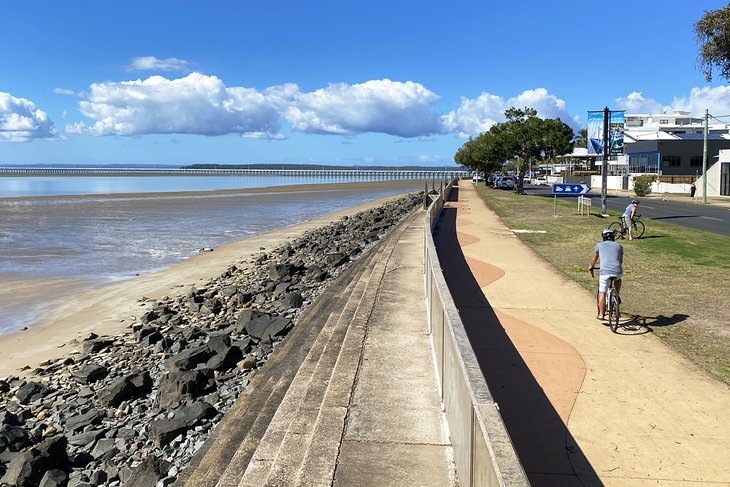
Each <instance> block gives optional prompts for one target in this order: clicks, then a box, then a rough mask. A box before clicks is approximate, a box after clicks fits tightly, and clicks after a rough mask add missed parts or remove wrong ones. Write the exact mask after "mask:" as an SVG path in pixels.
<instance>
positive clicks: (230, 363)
mask: <svg viewBox="0 0 730 487" xmlns="http://www.w3.org/2000/svg"><path fill="white" fill-rule="evenodd" d="M242 358H243V353H242V352H241V349H240V348H238V347H228V348H227V349H226V350H225V351H223V352H221V353H216V354H215V355H213V356H212V357H211V358H210V359H208V361H207V362H206V363H205V367H206V368H207V369H211V370H228V369H232V368H233V367H235V366H236V364H237V363H238V362H239V361H240V360H241V359H242Z"/></svg>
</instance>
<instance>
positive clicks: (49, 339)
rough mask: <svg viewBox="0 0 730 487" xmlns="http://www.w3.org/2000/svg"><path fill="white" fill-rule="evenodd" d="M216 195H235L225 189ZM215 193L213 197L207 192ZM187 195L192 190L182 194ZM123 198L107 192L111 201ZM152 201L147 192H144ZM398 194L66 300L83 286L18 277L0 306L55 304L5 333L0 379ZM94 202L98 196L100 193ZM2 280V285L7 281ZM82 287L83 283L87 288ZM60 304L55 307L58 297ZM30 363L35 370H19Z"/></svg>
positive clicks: (414, 185)
mask: <svg viewBox="0 0 730 487" xmlns="http://www.w3.org/2000/svg"><path fill="white" fill-rule="evenodd" d="M423 185H424V181H422V180H413V181H405V180H399V181H382V182H368V183H344V184H316V185H297V186H286V187H283V186H282V187H275V188H257V189H247V190H236V191H235V193H271V192H276V193H279V192H292V191H307V192H309V191H323V190H324V191H332V190H352V191H357V190H359V189H382V188H386V189H387V188H404V190H406V191H416V190H419V189H423ZM213 193H230V191H220V192H213ZM203 194H204V195H210V194H211V192H205V193H203ZM185 195H190V193H185ZM119 196H120V195H108V197H110V198H115V197H117V198H118V197H119ZM139 196H140V197H148V196H149V194H144V195H139ZM397 196H398V195H394V196H389V197H385V198H379V199H377V200H373V201H370V202H367V203H363V204H361V205H357V206H355V207H352V208H348V209H345V210H341V211H337V212H334V213H329V214H326V215H324V216H321V217H317V218H314V219H312V220H309V221H307V222H304V223H300V224H297V225H294V226H290V227H286V228H282V229H278V230H275V231H272V232H268V233H265V234H261V235H257V236H254V237H251V238H247V239H244V240H241V241H237V242H233V243H230V244H227V245H223V246H220V247H217V248H215V249H214V251H213V252H205V253H200V254H198V255H195V256H193V257H191V258H189V259H187V260H185V261H183V262H182V263H181V264H178V265H174V266H171V267H168V268H165V269H162V270H160V271H158V272H154V273H151V274H146V275H141V276H137V277H134V278H132V279H129V280H124V281H120V282H115V283H112V284H109V285H105V286H101V287H97V288H94V289H91V290H88V291H85V292H82V293H78V294H71V295H70V296H69V295H64V293H68V291H69V290H70V289H73V288H74V286H78V285H79V283H78V282H73V281H34V280H13V281H11V282H9V285H7V286H3V289H0V306H11V305H17V304H18V303H22V302H23V301H24V300H26V299H28V296H31V295H35V296H37V295H38V294H39V293H41V295H44V296H47V298H48V300H49V301H51V302H55V303H56V304H53V305H52V309H50V310H49V311H48V312H47V313H46V314H45V315H44V316H43V317H42V318H41V319H40V321H39V322H38V323H37V324H35V325H33V326H30V327H29V328H28V329H26V330H23V331H19V332H15V333H11V334H8V335H3V336H0V377H4V376H8V375H24V374H27V373H29V372H30V371H32V369H33V368H35V367H37V366H38V364H40V363H41V362H43V361H45V360H49V359H54V358H58V357H61V356H67V355H69V354H71V353H73V351H74V350H78V349H79V342H80V340H83V338H85V337H86V336H87V335H88V334H89V333H91V332H94V333H96V334H98V335H113V334H115V333H120V332H123V331H126V330H127V326H128V324H129V323H131V322H132V321H134V320H135V319H136V317H138V316H140V315H141V314H142V312H143V311H144V310H145V309H146V308H147V307H148V306H149V305H148V304H147V303H144V302H140V298H142V297H147V298H150V299H159V298H162V297H163V296H176V295H179V294H182V293H184V292H187V290H188V289H189V288H190V287H191V286H193V285H203V284H204V283H206V282H207V281H208V280H210V279H212V278H215V277H217V276H219V275H220V274H222V273H223V272H224V271H225V270H226V268H227V267H228V266H230V265H231V264H237V265H238V264H240V263H241V261H250V260H251V257H252V256H254V255H256V254H258V253H260V252H261V248H262V247H263V248H265V249H266V250H270V249H273V248H274V247H276V246H278V245H280V244H282V243H284V242H286V241H287V240H289V239H294V238H296V237H297V236H299V235H301V234H303V233H304V232H305V231H306V230H308V229H312V228H317V227H320V226H322V225H325V224H327V223H329V222H331V221H334V220H337V219H339V218H341V217H342V216H344V215H351V214H354V213H356V212H358V211H361V210H363V209H366V208H372V207H375V206H378V205H380V204H382V203H383V202H384V201H387V200H388V199H392V198H396V197H397ZM94 197H95V198H97V197H99V195H95V196H94ZM3 282H5V280H3ZM82 284H83V283H82ZM59 299H60V300H61V301H60V302H58V300H59ZM25 366H28V367H30V370H26V371H24V372H21V370H20V369H21V368H23V367H25Z"/></svg>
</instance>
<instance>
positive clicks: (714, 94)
mask: <svg viewBox="0 0 730 487" xmlns="http://www.w3.org/2000/svg"><path fill="white" fill-rule="evenodd" d="M672 109H673V110H686V111H688V112H690V113H691V114H692V115H693V116H695V117H702V116H704V115H705V109H708V110H709V111H710V114H711V115H715V116H722V115H728V114H730V86H716V87H714V88H710V87H709V86H706V87H704V88H692V90H690V92H689V96H687V97H683V98H677V97H675V98H674V100H673V101H672Z"/></svg>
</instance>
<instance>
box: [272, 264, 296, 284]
mask: <svg viewBox="0 0 730 487" xmlns="http://www.w3.org/2000/svg"><path fill="white" fill-rule="evenodd" d="M294 272H295V269H294V266H292V265H290V264H270V265H269V279H271V280H272V281H280V280H282V279H285V278H287V277H290V276H292V275H293V274H294Z"/></svg>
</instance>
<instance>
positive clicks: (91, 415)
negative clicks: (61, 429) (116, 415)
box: [66, 409, 106, 433]
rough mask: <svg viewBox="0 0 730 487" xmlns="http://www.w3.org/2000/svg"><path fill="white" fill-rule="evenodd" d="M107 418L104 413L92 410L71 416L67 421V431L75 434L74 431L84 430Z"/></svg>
mask: <svg viewBox="0 0 730 487" xmlns="http://www.w3.org/2000/svg"><path fill="white" fill-rule="evenodd" d="M105 416H106V414H104V412H103V411H99V410H98V409H91V410H90V411H87V412H86V413H84V414H77V415H76V416H71V417H70V418H68V419H67V420H66V431H68V432H69V433H73V432H74V431H77V430H81V429H84V428H85V427H87V426H89V425H90V424H98V423H100V422H101V420H102V419H103V418H104V417H105Z"/></svg>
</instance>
